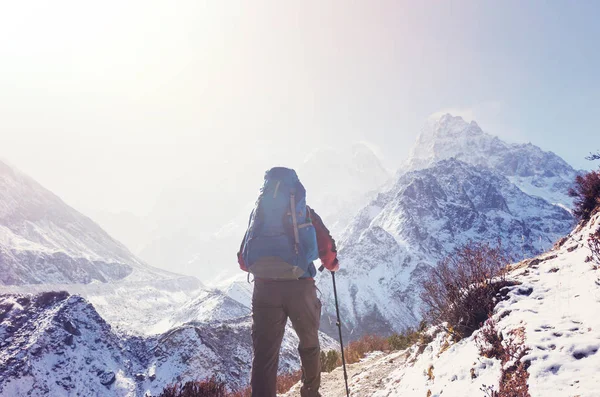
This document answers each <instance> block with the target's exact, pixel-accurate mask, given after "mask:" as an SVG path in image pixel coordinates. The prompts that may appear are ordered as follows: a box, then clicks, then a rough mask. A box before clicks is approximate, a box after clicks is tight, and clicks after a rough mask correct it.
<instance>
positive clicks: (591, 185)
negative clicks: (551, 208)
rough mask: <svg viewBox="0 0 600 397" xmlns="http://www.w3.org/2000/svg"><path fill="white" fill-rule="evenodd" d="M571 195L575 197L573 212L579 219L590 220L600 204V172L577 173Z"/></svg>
mask: <svg viewBox="0 0 600 397" xmlns="http://www.w3.org/2000/svg"><path fill="white" fill-rule="evenodd" d="M569 196H571V197H574V198H575V200H574V203H573V214H574V215H575V216H576V217H577V218H578V219H581V220H584V221H587V220H589V219H590V217H591V216H592V214H593V213H594V210H595V209H596V208H597V207H598V206H599V205H600V172H598V171H590V172H588V173H587V174H585V175H577V178H575V186H574V187H572V188H571V189H570V190H569Z"/></svg>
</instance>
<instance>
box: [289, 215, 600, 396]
mask: <svg viewBox="0 0 600 397" xmlns="http://www.w3.org/2000/svg"><path fill="white" fill-rule="evenodd" d="M598 229H600V213H597V214H596V215H595V217H593V218H592V220H591V221H590V222H589V223H588V224H585V225H582V226H581V227H578V228H576V229H575V231H573V232H572V233H570V234H569V235H568V236H567V238H566V239H564V240H561V241H562V244H561V245H560V246H558V245H557V247H556V248H555V249H553V250H552V251H550V252H547V253H545V254H542V255H540V256H539V257H537V258H533V259H528V260H525V261H523V262H520V263H518V264H516V265H513V266H511V269H512V271H511V272H510V273H509V278H510V279H512V280H515V281H517V282H520V283H521V284H520V285H517V286H514V287H510V288H509V289H508V291H507V299H506V300H504V301H501V302H500V303H498V305H497V306H496V309H495V312H494V315H493V319H494V320H495V321H496V322H497V330H498V331H499V332H501V333H502V335H503V337H504V339H505V341H506V340H508V339H509V338H510V332H512V331H514V330H517V329H519V328H522V329H523V335H524V346H525V347H526V348H528V349H529V351H528V352H527V354H526V355H525V356H524V357H523V359H522V360H523V361H524V362H527V363H529V364H528V366H527V369H526V371H527V373H528V375H529V378H528V380H527V384H528V389H529V390H528V391H529V394H530V395H531V396H532V397H545V396H557V397H558V396H581V397H597V396H599V395H600V392H599V391H598V384H600V375H599V374H600V317H598V315H597V313H598V311H599V310H600V270H598V266H594V264H593V263H592V262H590V261H589V259H588V256H589V249H588V247H587V239H588V236H589V235H590V234H591V233H594V232H596V231H597V230H598ZM429 332H430V334H431V335H434V339H433V342H431V343H430V344H429V345H428V346H417V345H415V346H413V347H411V348H409V349H407V350H404V351H399V352H393V353H390V354H384V353H375V354H372V355H371V356H370V357H369V358H367V359H365V360H364V361H363V362H361V363H357V364H353V365H350V366H349V368H348V370H349V371H348V372H349V383H350V390H351V393H352V395H357V396H373V397H378V396H381V397H383V396H431V397H463V396H483V395H486V394H485V392H484V391H483V390H482V389H484V388H487V387H491V389H489V390H494V391H496V392H497V391H498V390H499V383H500V376H501V369H502V363H501V362H500V361H499V360H498V359H495V358H487V357H483V356H481V354H480V351H479V347H478V346H479V344H478V342H477V339H479V338H481V333H482V332H481V331H476V332H475V333H474V334H473V335H472V336H470V337H468V338H465V339H463V340H461V341H459V342H453V341H452V339H451V338H449V337H448V335H447V334H446V333H445V332H442V331H440V330H435V329H430V330H429ZM484 385H486V386H484ZM321 392H322V394H323V395H327V396H331V397H342V396H345V395H346V394H345V389H344V380H343V376H342V372H341V370H340V369H337V370H335V371H333V372H332V373H330V374H324V376H323V382H322V390H321ZM487 395H490V392H489V391H488V393H487ZM296 396H299V390H298V386H296V387H295V388H293V389H292V390H291V391H290V392H289V393H287V394H286V395H285V397H296Z"/></svg>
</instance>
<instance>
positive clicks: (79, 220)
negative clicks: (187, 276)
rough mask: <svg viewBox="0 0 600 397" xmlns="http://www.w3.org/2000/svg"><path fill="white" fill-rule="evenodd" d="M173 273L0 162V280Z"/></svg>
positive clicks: (93, 279)
mask: <svg viewBox="0 0 600 397" xmlns="http://www.w3.org/2000/svg"><path fill="white" fill-rule="evenodd" d="M172 276H173V275H172V274H171V273H169V272H167V271H163V270H159V269H155V268H152V267H150V266H148V265H146V264H145V263H143V262H142V261H141V260H139V259H138V258H136V257H135V256H134V255H133V254H132V253H131V252H129V250H128V249H127V248H125V246H123V245H122V244H121V243H119V242H118V241H116V240H114V239H113V238H112V237H110V236H109V235H108V234H107V233H106V232H105V231H104V230H102V229H101V228H100V227H99V226H98V225H97V224H96V223H94V222H93V221H92V220H90V219H89V218H87V217H85V216H84V215H82V214H80V213H79V212H77V211H76V210H74V209H73V208H71V207H69V206H68V205H67V204H65V203H64V202H63V201H62V200H61V199H60V198H58V197H57V196H56V195H54V194H53V193H51V192H50V191H48V190H47V189H45V188H44V187H42V186H41V185H40V184H38V183H37V182H36V181H34V180H33V179H32V178H30V177H28V176H26V175H24V174H22V173H21V172H19V171H18V170H16V169H14V168H12V167H10V166H9V165H7V164H5V163H3V162H0V285H18V284H39V283H84V284H87V283H92V282H109V281H115V280H121V279H125V278H127V279H128V280H132V281H133V280H151V279H157V278H165V277H172Z"/></svg>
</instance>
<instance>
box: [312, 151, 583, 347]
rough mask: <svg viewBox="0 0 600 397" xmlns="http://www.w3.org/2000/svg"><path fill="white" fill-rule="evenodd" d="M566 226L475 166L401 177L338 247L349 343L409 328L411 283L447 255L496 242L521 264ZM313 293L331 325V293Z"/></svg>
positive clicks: (414, 303) (414, 310)
mask: <svg viewBox="0 0 600 397" xmlns="http://www.w3.org/2000/svg"><path fill="white" fill-rule="evenodd" d="M572 226H573V218H572V216H571V215H570V213H569V212H568V211H566V210H564V209H563V208H561V207H559V206H556V205H552V204H550V203H548V202H547V201H545V200H543V199H542V198H539V197H534V196H530V195H528V194H526V193H524V192H523V191H521V190H520V189H519V188H518V187H516V186H515V185H514V184H513V183H511V182H510V180H509V179H508V178H506V177H505V176H503V175H502V174H500V173H498V172H495V171H493V170H490V169H487V168H483V167H481V166H479V167H476V166H473V165H469V164H466V163H464V162H462V161H460V160H456V159H450V160H442V161H440V162H437V163H434V165H433V166H432V167H430V168H426V169H420V170H417V171H411V172H408V173H406V174H402V175H400V176H399V178H398V179H397V181H396V183H395V184H394V185H393V186H392V187H391V188H390V189H389V190H387V191H384V192H382V193H380V194H379V195H378V196H377V198H376V199H375V200H373V201H372V202H371V203H370V204H369V205H368V206H367V207H365V208H364V209H363V210H361V211H360V212H359V214H358V215H357V216H356V217H355V218H354V220H353V222H352V223H351V224H350V226H348V228H347V229H346V230H345V232H344V234H343V236H342V238H341V240H340V241H339V255H340V261H341V263H342V270H340V272H338V277H337V282H338V295H339V297H340V307H341V312H342V315H343V318H344V319H345V320H344V321H345V324H346V326H347V327H348V329H349V330H350V331H352V332H353V335H354V336H355V337H356V336H360V335H361V334H364V333H386V332H389V331H391V330H394V329H395V330H401V329H403V328H405V327H407V326H412V325H415V324H416V323H417V322H418V320H419V318H420V313H419V298H418V284H419V283H418V281H419V279H420V278H421V277H422V276H423V272H424V271H425V270H426V269H427V267H428V266H430V265H433V264H435V263H436V262H437V261H438V260H439V259H441V258H442V257H443V256H445V255H446V254H448V253H450V252H451V251H452V250H453V249H454V248H455V247H457V246H460V245H462V244H464V243H466V242H468V241H469V240H472V241H485V242H489V243H491V244H493V245H495V244H496V243H497V242H498V241H500V242H501V244H502V247H503V249H505V250H506V251H507V252H508V253H510V254H511V256H512V257H513V258H515V259H517V258H523V257H528V256H533V255H537V254H539V253H541V252H543V251H545V250H546V249H548V248H549V247H551V246H552V244H553V243H554V241H556V239H558V238H559V237H561V236H563V235H565V234H567V233H568V232H569V230H571V228H572ZM321 285H322V286H320V288H321V290H322V291H323V294H324V296H325V299H324V301H325V304H324V311H325V315H326V317H329V318H333V317H334V313H335V311H334V310H335V309H334V307H333V304H332V302H333V299H332V297H331V293H332V291H331V287H330V285H329V284H328V283H324V284H323V283H322V284H321ZM323 323H324V325H325V328H324V330H325V331H327V332H329V333H330V334H333V333H335V329H334V328H331V329H327V328H326V325H327V324H328V322H327V321H324V322H323Z"/></svg>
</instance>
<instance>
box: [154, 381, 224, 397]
mask: <svg viewBox="0 0 600 397" xmlns="http://www.w3.org/2000/svg"><path fill="white" fill-rule="evenodd" d="M227 394H228V393H227V389H226V387H225V383H224V382H221V381H219V380H217V379H216V378H215V377H214V376H213V377H212V378H210V379H207V380H203V381H194V382H186V383H185V384H183V385H181V384H178V385H169V386H167V387H166V388H165V389H164V390H163V392H162V393H161V394H160V396H159V397H227Z"/></svg>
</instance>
